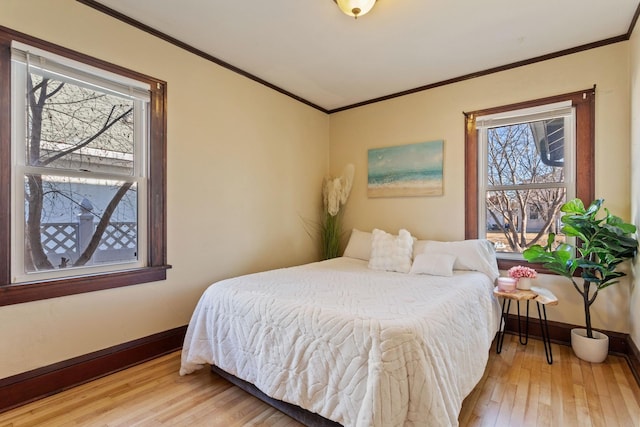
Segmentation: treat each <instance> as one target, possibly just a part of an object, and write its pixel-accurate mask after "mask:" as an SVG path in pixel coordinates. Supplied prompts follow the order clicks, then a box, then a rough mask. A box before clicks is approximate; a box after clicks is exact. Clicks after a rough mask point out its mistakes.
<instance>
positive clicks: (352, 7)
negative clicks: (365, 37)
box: [333, 0, 376, 19]
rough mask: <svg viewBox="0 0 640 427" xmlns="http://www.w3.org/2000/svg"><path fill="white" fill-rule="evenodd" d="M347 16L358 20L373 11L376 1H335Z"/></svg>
mask: <svg viewBox="0 0 640 427" xmlns="http://www.w3.org/2000/svg"><path fill="white" fill-rule="evenodd" d="M333 1H334V2H335V3H336V4H337V5H338V7H339V8H340V10H341V11H342V12H344V13H345V14H346V15H349V16H353V17H354V18H356V19H358V16H362V15H364V14H366V13H368V12H369V11H370V10H371V9H373V5H374V4H376V0H333Z"/></svg>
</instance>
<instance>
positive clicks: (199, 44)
mask: <svg viewBox="0 0 640 427" xmlns="http://www.w3.org/2000/svg"><path fill="white" fill-rule="evenodd" d="M98 2H99V3H101V4H103V5H105V6H107V7H109V8H111V9H113V10H115V11H117V12H120V13H122V14H124V15H126V16H128V17H130V18H133V19H135V20H137V21H139V22H141V23H143V24H146V25H148V26H150V27H152V28H154V29H156V30H158V31H160V32H162V33H164V34H166V35H169V36H171V37H173V38H175V39H178V40H180V41H182V42H184V43H186V44H188V45H190V46H192V47H194V48H196V49H198V50H201V51H203V52H205V53H207V54H209V55H212V56H214V57H216V58H218V59H220V60H222V61H225V62H227V63H229V64H231V65H233V66H235V67H237V68H239V69H241V70H243V71H245V72H247V73H249V74H252V75H253V76H256V77H258V78H260V79H262V80H264V81H266V82H268V83H270V84H272V85H275V86H277V87H279V88H281V89H283V90H284V91H287V92H289V93H291V94H293V95H294V96H297V97H300V98H303V99H304V100H306V101H308V102H309V103H312V104H315V105H316V106H319V107H320V108H322V109H325V110H329V111H331V110H335V109H338V108H341V107H345V106H350V105H353V104H356V103H360V102H364V101H368V100H371V99H375V98H379V97H383V96H387V95H391V94H396V93H398V92H402V91H406V90H411V89H414V88H417V87H422V86H426V85H430V84H434V83H438V82H443V81H445V80H449V79H454V78H457V77H461V76H465V75H468V74H472V73H477V72H482V71H485V70H488V69H491V68H494V67H501V66H504V65H508V64H512V63H515V62H518V61H523V60H527V59H531V58H535V57H539V56H541V55H547V54H552V53H555V52H559V51H562V50H565V49H571V48H575V47H578V46H582V45H585V44H589V43H594V42H599V41H602V40H606V39H609V38H612V37H617V36H624V35H626V34H627V32H628V31H629V28H630V26H631V23H632V20H633V17H634V14H635V12H636V9H637V8H638V4H639V3H640V2H639V0H526V1H525V0H482V1H478V0H476V1H471V0H379V1H378V2H377V4H376V6H375V7H374V8H373V10H372V11H371V12H370V13H369V14H367V15H365V16H362V17H360V18H359V19H358V20H354V19H353V18H351V17H348V16H346V15H344V14H343V13H342V12H340V10H339V9H338V7H337V6H336V5H335V3H334V2H333V0H254V1H238V0H98Z"/></svg>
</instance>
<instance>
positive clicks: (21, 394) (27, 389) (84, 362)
mask: <svg viewBox="0 0 640 427" xmlns="http://www.w3.org/2000/svg"><path fill="white" fill-rule="evenodd" d="M186 330H187V327H186V326H181V327H178V328H175V329H171V330H168V331H164V332H160V333H157V334H154V335H150V336H147V337H144V338H140V339H137V340H134V341H129V342H126V343H123V344H119V345H116V346H114V347H110V348H107V349H103V350H99V351H96V352H93V353H89V354H85V355H82V356H79V357H75V358H73V359H69V360H64V361H62V362H58V363H55V364H53V365H49V366H44V367H42V368H38V369H34V370H32V371H28V372H23V373H21V374H18V375H14V376H11V377H8V378H3V379H0V412H4V411H7V410H9V409H11V408H15V407H17V406H20V405H24V404H25V403H28V402H32V401H34V400H37V399H41V398H43V397H46V396H50V395H52V394H55V393H58V392H60V391H63V390H66V389H69V388H71V387H74V386H77V385H80V384H83V383H86V382H89V381H91V380H94V379H97V378H100V377H103V376H105V375H109V374H111V373H114V372H117V371H121V370H123V369H126V368H128V367H131V366H134V365H137V364H139V363H142V362H146V361H148V360H151V359H154V358H156V357H159V356H162V355H164V354H167V353H170V352H172V351H176V350H179V349H180V348H182V343H183V342H184V336H185V333H186Z"/></svg>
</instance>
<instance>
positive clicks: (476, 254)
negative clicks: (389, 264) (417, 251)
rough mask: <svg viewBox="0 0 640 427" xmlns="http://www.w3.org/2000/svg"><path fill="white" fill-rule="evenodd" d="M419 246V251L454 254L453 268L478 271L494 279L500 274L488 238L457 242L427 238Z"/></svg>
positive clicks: (493, 250) (494, 253)
mask: <svg viewBox="0 0 640 427" xmlns="http://www.w3.org/2000/svg"><path fill="white" fill-rule="evenodd" d="M421 246H423V247H422V252H421V253H423V252H438V253H445V254H451V255H455V256H456V260H455V262H454V263H453V269H454V270H473V271H480V272H481V273H484V274H486V275H487V276H489V277H490V278H491V280H496V279H497V278H498V276H499V275H500V271H499V270H498V261H497V260H496V251H495V248H494V247H493V244H491V242H489V241H488V240H485V239H471V240H462V241H458V242H436V241H435V240H428V241H425V243H424V244H422V245H421Z"/></svg>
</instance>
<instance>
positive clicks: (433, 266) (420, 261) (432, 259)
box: [410, 252, 457, 276]
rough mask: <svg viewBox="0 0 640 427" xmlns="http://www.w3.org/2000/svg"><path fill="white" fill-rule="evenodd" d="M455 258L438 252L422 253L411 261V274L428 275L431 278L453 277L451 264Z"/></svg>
mask: <svg viewBox="0 0 640 427" xmlns="http://www.w3.org/2000/svg"><path fill="white" fill-rule="evenodd" d="M456 258H457V257H456V256H455V255H451V254H445V253H438V252H423V253H421V254H418V255H417V256H416V257H415V259H414V260H413V265H412V266H411V271H410V273H411V274H430V275H432V276H453V263H454V262H455V261H456Z"/></svg>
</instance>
